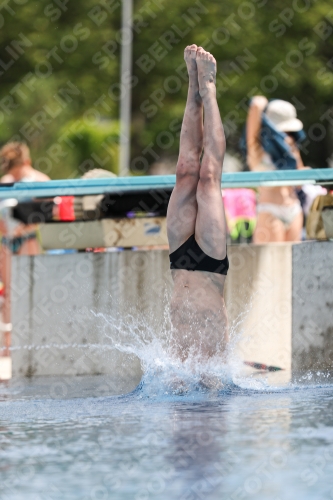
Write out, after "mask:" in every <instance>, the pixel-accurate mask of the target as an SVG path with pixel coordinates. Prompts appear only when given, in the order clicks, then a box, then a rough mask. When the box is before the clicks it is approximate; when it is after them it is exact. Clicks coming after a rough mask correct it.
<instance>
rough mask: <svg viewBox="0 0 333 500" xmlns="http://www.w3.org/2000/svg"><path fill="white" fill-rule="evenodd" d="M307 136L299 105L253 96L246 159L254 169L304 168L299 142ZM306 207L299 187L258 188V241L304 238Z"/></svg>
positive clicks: (256, 235)
mask: <svg viewBox="0 0 333 500" xmlns="http://www.w3.org/2000/svg"><path fill="white" fill-rule="evenodd" d="M304 138H305V134H304V132H303V124H302V122H301V121H300V120H299V119H298V118H297V116H296V108H295V107H294V106H293V105H292V104H291V103H290V102H287V101H283V100H281V99H274V100H272V101H270V102H268V100H267V99H266V97H264V96H255V97H253V98H252V100H251V102H250V106H249V112H248V117H247V122H246V132H245V143H246V144H245V149H246V161H247V165H248V167H249V169H250V170H254V171H264V170H291V169H303V168H307V167H304V164H303V161H302V158H301V155H300V151H299V148H298V144H299V142H301V141H302V140H303V139H304ZM302 227H303V212H302V207H301V204H300V202H299V199H298V197H297V194H296V192H295V188H293V187H290V186H289V187H288V186H279V187H260V188H258V204H257V225H256V229H255V232H254V237H253V241H254V243H257V244H261V243H269V242H283V241H300V240H301V233H302Z"/></svg>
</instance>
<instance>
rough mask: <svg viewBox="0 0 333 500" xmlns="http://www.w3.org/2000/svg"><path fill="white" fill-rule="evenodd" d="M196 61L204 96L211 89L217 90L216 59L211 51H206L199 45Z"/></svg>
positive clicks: (201, 92)
mask: <svg viewBox="0 0 333 500" xmlns="http://www.w3.org/2000/svg"><path fill="white" fill-rule="evenodd" d="M196 61H197V68H198V81H199V93H200V96H201V97H202V98H203V97H205V96H206V95H207V93H208V92H209V91H210V90H213V91H214V92H215V90H216V87H215V82H216V60H215V57H214V56H212V54H210V52H206V51H205V50H204V49H203V48H202V47H198V50H197V57H196Z"/></svg>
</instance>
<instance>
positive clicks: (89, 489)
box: [0, 373, 333, 500]
mask: <svg viewBox="0 0 333 500" xmlns="http://www.w3.org/2000/svg"><path fill="white" fill-rule="evenodd" d="M270 377H271V379H270V385H269V384H261V385H260V387H259V389H258V387H256V386H255V385H253V383H252V382H251V380H253V377H252V379H251V377H249V383H248V384H246V381H245V382H244V379H243V381H242V384H240V385H241V387H240V386H239V385H236V384H234V383H232V382H229V383H226V384H225V385H224V386H223V387H222V388H219V389H218V390H208V389H206V388H205V387H204V386H202V385H200V384H197V385H196V386H193V387H191V388H189V389H187V390H184V391H183V392H180V393H179V392H178V394H177V393H175V391H168V390H164V392H161V391H156V383H153V382H152V380H151V379H149V378H146V379H144V381H143V384H142V385H141V386H139V388H138V389H137V390H136V391H134V392H133V393H131V394H129V395H125V396H117V395H115V394H114V392H115V391H114V380H111V378H110V377H108V376H95V377H77V378H68V379H66V378H65V377H64V378H61V379H59V378H52V377H48V378H36V379H32V380H17V381H12V382H9V383H7V384H2V385H1V386H0V443H1V447H0V464H1V465H0V498H1V500H2V499H4V500H5V499H10V500H16V499H17V500H18V499H20V500H21V499H25V500H39V499H41V500H55V499H57V500H58V499H61V500H63V499H66V500H69V499H79V500H88V499H89V500H95V499H96V500H100V499H116V500H118V499H119V500H122V499H126V500H146V499H147V500H148V499H161V500H164V499H167V500H170V499H172V500H173V499H179V500H192V499H193V500H194V499H200V500H201V499H205V500H206V499H208V500H209V499H212V500H215V499H216V500H217V499H218V500H229V499H230V500H239V499H252V498H260V499H261V500H265V499H270V500H295V499H296V498H297V499H302V500H307V499H316V500H320V499H325V500H327V499H333V383H332V378H331V376H330V374H320V373H317V374H313V376H312V375H311V374H302V375H299V376H298V377H296V378H295V379H294V380H293V381H292V382H290V383H288V384H287V385H286V386H284V387H274V374H271V375H270ZM272 377H273V379H272ZM259 378H260V375H257V376H256V379H259ZM272 380H273V385H271V384H272ZM60 386H66V388H67V389H66V391H59V390H58V389H57V388H59V387H60Z"/></svg>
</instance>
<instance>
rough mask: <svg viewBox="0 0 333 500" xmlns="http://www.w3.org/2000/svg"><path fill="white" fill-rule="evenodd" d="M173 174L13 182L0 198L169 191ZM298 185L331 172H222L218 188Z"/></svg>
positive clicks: (332, 176) (332, 178)
mask: <svg viewBox="0 0 333 500" xmlns="http://www.w3.org/2000/svg"><path fill="white" fill-rule="evenodd" d="M175 181H176V176H175V175H151V176H148V175H147V176H140V177H114V178H104V179H66V180H55V181H47V182H16V183H14V184H13V185H10V186H9V185H5V184H4V185H1V184H0V199H5V198H16V199H31V198H53V197H55V196H69V195H74V196H84V195H93V194H104V193H115V192H117V193H119V192H129V191H134V190H135V191H138V190H149V189H172V188H173V187H174V185H175ZM302 184H319V185H322V186H324V185H328V184H330V185H333V169H331V168H318V169H304V170H274V171H269V172H236V173H225V174H223V178H222V188H225V189H227V188H241V187H249V188H256V187H259V186H295V185H302Z"/></svg>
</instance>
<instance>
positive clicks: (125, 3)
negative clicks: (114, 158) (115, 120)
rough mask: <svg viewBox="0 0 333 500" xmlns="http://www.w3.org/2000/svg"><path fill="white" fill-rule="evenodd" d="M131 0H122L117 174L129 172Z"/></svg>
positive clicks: (125, 174)
mask: <svg viewBox="0 0 333 500" xmlns="http://www.w3.org/2000/svg"><path fill="white" fill-rule="evenodd" d="M132 16H133V0H122V22H121V25H122V44H121V70H120V83H121V99H120V151H119V175H120V176H127V175H128V174H129V165H130V152H131V102H132V99H131V97H132V95H131V76H132Z"/></svg>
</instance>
